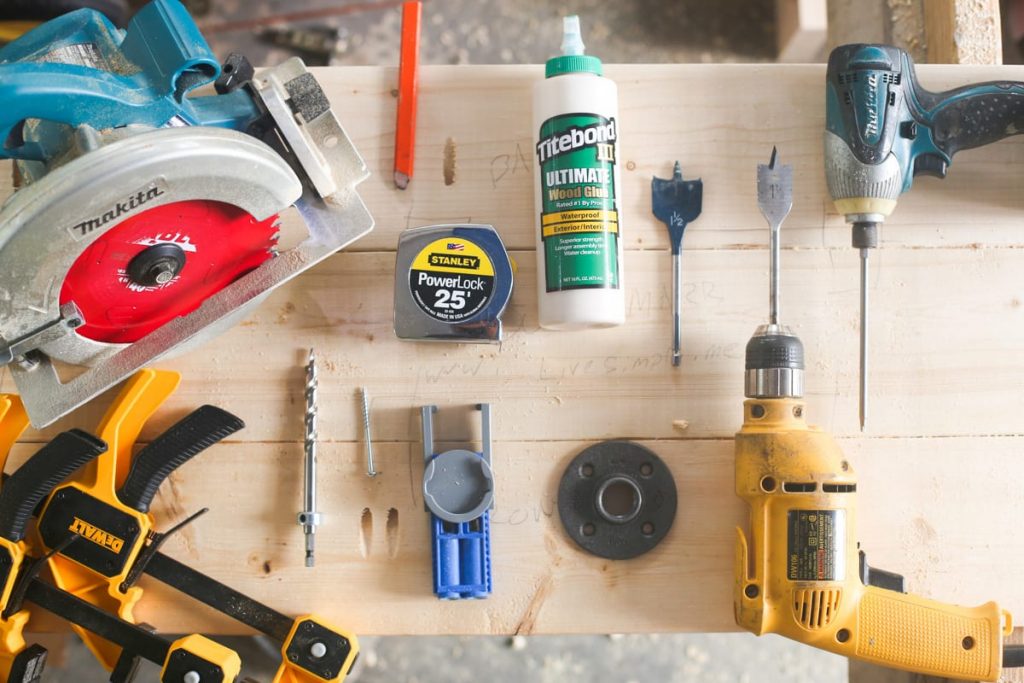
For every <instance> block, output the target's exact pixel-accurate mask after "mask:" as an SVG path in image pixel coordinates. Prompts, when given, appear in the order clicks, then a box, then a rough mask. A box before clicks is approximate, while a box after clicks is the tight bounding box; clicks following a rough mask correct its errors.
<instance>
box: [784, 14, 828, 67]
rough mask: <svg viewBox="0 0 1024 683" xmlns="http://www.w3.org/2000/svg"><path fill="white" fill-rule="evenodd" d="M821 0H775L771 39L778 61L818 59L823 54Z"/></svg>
mask: <svg viewBox="0 0 1024 683" xmlns="http://www.w3.org/2000/svg"><path fill="white" fill-rule="evenodd" d="M827 4H828V3H826V2H825V0H775V40H776V44H777V46H778V61H780V62H812V63H813V62H820V61H822V59H823V58H824V57H825V41H826V34H827V31H828V9H827Z"/></svg>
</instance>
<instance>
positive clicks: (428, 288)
mask: <svg viewBox="0 0 1024 683" xmlns="http://www.w3.org/2000/svg"><path fill="white" fill-rule="evenodd" d="M409 291H410V292H411V293H412V298H413V301H415V302H416V305H417V306H419V308H420V310H421V311H423V312H424V313H426V314H427V315H429V316H430V317H431V318H434V319H435V320H440V321H442V322H448V323H460V322H464V321H466V320H468V319H469V318H472V317H473V316H474V315H476V314H477V313H479V312H480V311H481V310H482V309H483V308H484V306H486V305H487V303H488V302H489V301H490V300H491V295H492V294H493V292H494V264H493V263H491V259H490V258H489V257H488V256H487V253H486V252H485V251H484V250H483V249H482V248H480V246H479V245H477V244H476V243H474V242H471V241H470V240H467V239H463V238H461V237H445V238H443V239H439V240H434V241H433V242H431V243H430V244H428V245H427V246H425V247H424V248H423V249H421V250H420V252H419V253H418V254H416V258H414V259H413V262H412V267H411V268H410V269H409Z"/></svg>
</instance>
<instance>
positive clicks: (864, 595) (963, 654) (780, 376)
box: [733, 150, 1021, 681]
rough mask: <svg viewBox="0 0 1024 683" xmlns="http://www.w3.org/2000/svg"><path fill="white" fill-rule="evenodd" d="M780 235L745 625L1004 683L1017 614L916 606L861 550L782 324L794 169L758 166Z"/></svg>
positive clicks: (740, 546)
mask: <svg viewBox="0 0 1024 683" xmlns="http://www.w3.org/2000/svg"><path fill="white" fill-rule="evenodd" d="M757 190H758V202H759V204H760V207H761V212H762V213H763V214H764V216H765V218H766V219H767V220H768V223H769V225H770V227H771V249H770V251H771V296H770V300H771V307H770V310H771V316H770V319H769V324H767V325H762V326H760V327H759V328H758V329H757V331H756V332H755V333H754V336H753V337H752V338H751V339H750V341H749V342H748V343H747V349H746V382H745V385H746V386H745V389H746V391H745V393H746V397H747V400H746V401H744V404H743V428H742V429H741V430H740V432H739V433H738V434H737V435H736V493H737V495H739V496H740V497H741V498H742V499H743V500H745V501H746V502H747V503H748V504H749V505H750V511H751V514H750V536H748V535H747V534H746V533H745V532H744V531H743V530H742V529H740V528H737V530H736V570H735V575H736V584H735V589H734V590H735V592H734V598H733V602H734V608H735V613H736V623H737V624H739V625H740V626H741V627H743V628H745V629H747V630H748V631H752V632H753V633H755V634H757V635H761V634H762V633H778V634H780V635H783V636H786V637H787V638H792V639H793V640H797V641H800V642H802V643H807V644H808V645H813V646H815V647H819V648H821V649H823V650H829V651H830V652H835V653H837V654H840V655H844V656H847V657H851V658H856V659H861V660H866V661H869V662H873V663H875V664H879V665H882V666H887V667H892V668H896V669H904V670H907V671H914V672H918V673H923V674H929V675H935V676H945V677H948V678H956V679H965V680H974V681H978V680H982V681H995V680H996V679H997V678H998V677H999V674H1000V671H1001V667H1002V666H1004V665H1007V666H1013V665H1019V664H1020V662H1019V659H1020V656H1021V652H1020V651H1019V650H1017V649H1014V648H1012V647H1007V648H1006V652H1005V654H1006V659H1005V661H1004V648H1003V643H1002V638H1003V636H1004V635H1008V634H1009V632H1010V630H1011V628H1012V620H1011V617H1010V614H1009V613H1008V612H1006V611H1005V610H1000V608H999V606H998V605H997V604H996V603H994V602H988V603H985V604H984V605H981V606H979V607H960V606H957V605H949V604H944V603H941V602H936V601H934V600H928V599H925V598H920V597H916V596H913V595H908V594H906V593H905V592H904V589H903V577H902V576H899V575H897V574H893V573H890V572H883V571H880V570H877V569H872V568H870V567H869V566H868V565H867V562H866V561H865V559H864V554H863V553H862V552H860V551H859V546H858V543H857V532H856V529H857V527H856V521H857V504H856V503H857V496H856V492H857V477H856V475H855V474H854V471H853V468H852V467H851V466H850V464H849V462H848V461H847V460H846V458H844V457H843V454H842V452H840V450H839V447H838V445H837V444H836V442H835V441H834V440H833V439H832V437H831V436H830V435H829V434H827V433H825V432H823V431H821V430H819V429H817V428H815V427H810V426H808V424H807V422H806V421H805V419H804V412H805V404H804V401H803V398H802V397H803V371H804V351H803V345H802V344H801V342H800V339H799V338H797V337H796V336H794V335H793V334H792V333H791V332H790V331H789V329H788V328H786V327H785V326H782V325H780V324H779V318H778V315H779V309H778V301H779V295H778V291H779V228H780V226H781V224H782V221H783V220H784V219H785V217H786V215H787V214H788V213H789V210H790V208H791V207H792V204H793V200H792V168H791V167H789V166H785V165H781V164H778V163H776V153H775V151H774V150H773V151H772V158H771V162H770V163H769V164H768V165H764V164H761V165H759V166H758V174H757Z"/></svg>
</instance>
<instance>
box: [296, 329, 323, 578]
mask: <svg viewBox="0 0 1024 683" xmlns="http://www.w3.org/2000/svg"><path fill="white" fill-rule="evenodd" d="M316 374H317V373H316V354H315V353H314V352H313V349H310V350H309V363H308V364H307V365H306V435H305V437H306V438H305V449H306V467H305V499H304V507H303V510H302V512H300V513H299V524H301V525H302V532H303V533H304V534H305V535H306V566H307V567H312V566H313V565H314V563H315V560H314V547H315V543H316V527H317V525H318V524H320V513H319V512H317V511H316V413H317V403H316V399H317V395H316V394H317V376H316Z"/></svg>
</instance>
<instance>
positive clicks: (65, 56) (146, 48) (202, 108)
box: [0, 0, 261, 161]
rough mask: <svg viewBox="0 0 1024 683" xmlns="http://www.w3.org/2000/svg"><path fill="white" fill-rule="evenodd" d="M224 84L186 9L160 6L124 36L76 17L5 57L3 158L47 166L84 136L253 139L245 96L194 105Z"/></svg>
mask: <svg viewBox="0 0 1024 683" xmlns="http://www.w3.org/2000/svg"><path fill="white" fill-rule="evenodd" d="M220 74H221V67H220V64H219V63H218V61H217V59H216V57H214V55H213V52H212V51H211V50H210V47H209V45H207V43H206V40H205V39H204V38H203V36H202V34H201V33H200V32H199V28H198V27H197V26H196V24H195V22H194V21H192V18H191V17H190V16H189V14H188V11H187V10H186V9H185V7H184V6H183V5H182V4H181V3H180V2H179V1H178V0H154V1H153V2H151V3H149V4H148V5H146V6H145V7H143V8H142V9H141V10H139V12H138V13H137V14H136V15H135V17H134V18H133V19H132V20H131V23H130V24H129V25H128V28H127V29H126V30H124V31H121V30H119V29H117V28H115V27H114V25H113V24H111V23H110V21H109V20H108V19H107V18H106V17H105V16H103V15H102V14H101V13H99V12H97V11H95V10H88V9H81V10H77V11H75V12H71V13H69V14H66V15H64V16H61V17H58V18H57V19H53V20H51V21H48V22H46V23H45V24H42V25H41V26H39V27H38V28H36V29H34V30H32V31H30V32H29V33H26V34H25V35H24V36H22V37H21V38H19V39H18V40H16V41H14V42H12V43H10V44H8V45H7V46H5V47H4V48H2V49H0V101H2V102H3V103H4V106H3V108H2V109H0V141H2V144H0V158H13V159H21V160H31V161H47V160H49V159H51V158H53V157H54V156H56V155H57V154H58V153H59V152H60V151H61V150H62V147H61V145H60V140H61V139H62V138H66V137H67V135H68V134H69V132H70V131H71V130H73V129H75V128H78V127H79V126H90V127H92V128H94V129H96V130H103V129H108V128H117V127H121V126H127V125H130V124H140V125H146V126H152V127H154V128H156V127H162V126H167V125H197V126H216V127H221V128H232V129H235V130H239V131H245V130H246V129H247V128H248V127H249V125H250V124H251V123H253V122H254V121H255V120H256V119H258V118H259V117H260V115H261V112H260V111H259V109H258V108H257V106H256V104H255V102H254V101H253V99H252V97H251V96H250V95H249V94H248V93H247V92H246V91H245V90H244V89H238V90H233V91H231V92H227V93H224V94H217V95H208V96H202V97H186V96H187V95H188V93H189V92H191V91H192V90H194V89H195V88H198V87H200V86H203V85H206V84H209V83H211V82H212V81H214V80H215V79H216V78H217V77H218V76H220Z"/></svg>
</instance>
